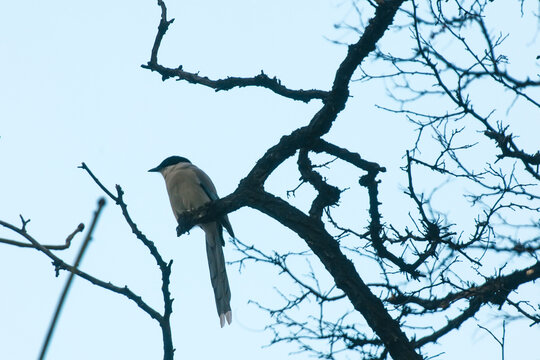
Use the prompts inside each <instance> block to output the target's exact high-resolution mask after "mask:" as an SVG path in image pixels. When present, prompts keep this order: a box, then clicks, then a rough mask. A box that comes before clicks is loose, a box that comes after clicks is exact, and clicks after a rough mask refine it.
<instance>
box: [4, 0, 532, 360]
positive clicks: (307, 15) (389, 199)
mask: <svg viewBox="0 0 540 360" xmlns="http://www.w3.org/2000/svg"><path fill="white" fill-rule="evenodd" d="M167 5H168V9H169V16H170V17H174V18H176V21H175V23H174V24H173V25H172V26H171V28H170V30H169V33H168V34H167V36H166V37H165V39H164V42H163V45H162V50H161V52H160V62H161V63H163V64H165V65H167V66H171V67H172V66H177V65H180V64H182V65H183V66H184V68H185V69H186V70H188V71H200V72H201V74H204V75H207V76H210V77H213V78H217V77H224V76H227V75H235V76H253V75H255V74H257V73H259V72H260V71H261V70H264V71H265V73H267V74H269V75H270V76H274V75H275V76H277V77H278V78H280V79H281V80H282V82H283V83H284V84H285V85H286V86H289V87H292V88H306V89H308V88H321V89H323V90H326V89H329V88H330V86H331V81H332V79H333V75H334V71H335V69H336V67H337V65H338V64H339V62H340V61H341V59H342V58H343V56H344V54H345V51H346V48H345V47H343V46H337V45H334V44H332V43H331V42H329V41H328V40H327V38H331V39H340V40H343V41H345V40H347V39H348V38H349V36H351V34H345V33H343V32H340V31H337V30H335V29H334V27H333V25H334V24H336V23H339V22H341V21H343V20H345V19H347V20H349V21H351V22H353V21H354V20H355V17H354V13H353V11H352V9H351V6H350V4H349V2H348V1H342V0H316V1H307V0H302V1H299V0H297V1H272V2H261V1H254V0H251V1H247V0H245V1H239V0H237V1H227V2H221V1H220V2H209V1H194V0H191V1H179V0H175V1H172V0H171V1H169V2H168V3H167ZM364 9H365V11H366V13H364V14H363V19H364V20H365V19H367V18H369V16H370V14H371V10H370V9H369V7H364ZM368 12H369V13H368ZM514 15H516V14H514ZM513 18H515V19H519V17H517V16H516V17H513ZM158 19H159V9H158V7H157V6H156V4H155V1H136V2H134V1H126V0H124V1H92V2H78V1H67V0H65V1H64V0H57V1H48V2H42V1H35V0H34V1H24V2H22V1H10V2H8V1H4V2H2V4H1V5H0V53H1V54H2V56H1V57H0V83H1V86H0V136H1V137H0V167H1V168H2V177H1V178H0V203H1V204H2V206H1V207H0V219H2V220H6V221H11V222H12V223H17V222H18V216H19V214H22V215H23V216H25V217H26V218H30V219H32V221H31V223H30V224H29V225H28V230H29V231H30V232H31V234H33V235H34V236H35V237H36V238H37V239H38V240H39V241H41V242H42V243H47V244H48V243H59V242H62V241H63V239H64V238H65V237H66V235H67V234H69V233H70V232H71V231H72V230H73V229H74V228H75V227H76V225H77V224H78V223H79V222H84V223H85V224H87V225H88V223H89V221H90V218H91V215H92V213H93V211H94V209H95V207H96V202H97V199H98V197H100V196H102V193H101V192H100V190H99V189H98V188H97V186H95V184H94V183H93V182H92V181H91V179H90V178H89V177H88V176H87V175H85V173H83V171H81V170H80V169H77V166H78V165H79V164H80V163H81V162H83V161H84V162H86V163H87V165H88V166H89V167H90V168H91V169H92V170H93V171H94V173H95V174H96V175H97V176H98V177H99V178H100V179H101V180H102V181H103V183H104V184H105V185H106V186H108V187H109V188H110V189H113V187H114V185H115V184H120V185H122V187H123V189H124V191H125V193H126V195H125V200H126V202H127V204H128V206H129V209H130V211H131V215H132V217H133V218H134V219H135V221H136V222H137V224H138V225H139V227H140V229H141V230H142V231H143V232H144V233H145V234H147V235H148V236H149V237H150V238H151V239H152V240H153V241H154V242H155V243H156V245H157V246H158V247H159V249H160V252H161V254H162V255H163V256H164V257H165V258H166V259H173V260H174V265H173V276H172V284H171V287H172V291H173V296H174V298H175V299H176V300H175V302H174V313H173V317H174V318H173V337H174V345H175V347H176V358H177V359H182V358H200V359H207V358H217V357H218V356H219V357H222V358H225V359H228V358H237V359H249V358H254V357H256V358H258V359H276V358H284V357H286V356H287V354H288V353H289V352H290V351H293V350H296V348H295V347H291V346H273V347H270V348H265V349H261V346H263V345H265V344H267V343H268V342H269V341H270V340H271V336H272V335H271V334H270V333H268V332H263V331H262V329H263V328H264V327H265V325H266V324H267V323H268V318H267V316H266V315H265V314H264V313H262V312H261V311H259V310H257V309H256V307H255V306H253V305H249V304H248V303H247V302H248V300H250V299H254V300H258V301H262V302H264V301H268V303H269V304H273V302H272V300H274V301H278V300H277V298H276V295H275V292H274V287H277V286H280V284H283V279H282V277H280V276H278V274H277V272H276V271H275V270H274V269H272V268H270V267H264V266H254V267H248V268H246V269H245V270H244V271H243V272H242V273H238V272H237V271H236V268H235V267H233V266H230V267H229V270H228V272H229V279H230V282H231V288H232V292H233V300H232V302H233V305H232V308H233V324H232V326H231V327H227V328H225V329H220V328H219V322H218V317H217V315H216V313H215V308H214V304H213V298H212V296H211V287H210V282H209V279H208V273H207V271H208V270H207V265H206V255H205V254H204V245H203V233H202V232H201V231H200V230H194V231H192V232H191V234H190V235H189V236H184V237H182V238H180V239H177V238H176V236H175V221H174V217H173V216H172V213H171V211H170V209H169V205H168V199H167V197H166V192H165V187H164V184H163V180H162V179H161V178H160V177H159V176H158V175H156V174H149V173H147V172H146V170H147V169H149V168H151V167H154V166H156V165H157V164H158V163H159V162H161V160H163V158H165V157H167V156H169V155H172V154H178V155H183V156H185V157H187V158H189V159H191V160H192V161H193V162H194V163H196V164H197V165H199V166H200V167H201V168H203V169H204V170H205V171H206V172H207V173H208V174H209V175H210V176H211V177H212V178H213V179H214V182H215V183H216V186H217V188H218V192H219V193H220V194H221V195H225V194H228V193H229V192H231V191H232V190H234V188H235V186H236V185H237V184H238V181H239V180H240V179H241V178H242V177H244V176H245V175H246V174H247V171H248V170H249V169H250V168H251V167H252V166H253V164H254V162H255V161H256V160H257V159H258V158H259V157H260V156H261V155H262V154H263V153H264V151H265V150H266V149H267V148H268V147H269V146H271V145H273V144H275V143H276V142H277V141H278V140H279V138H280V137H281V136H282V135H284V134H287V133H289V132H290V131H291V130H293V129H295V128H297V127H298V126H301V125H303V124H305V123H306V122H307V121H308V120H309V119H310V117H311V115H312V114H313V113H314V112H315V111H317V109H318V107H319V105H320V104H319V103H317V102H313V103H310V104H304V103H300V102H294V101H291V100H286V99H282V98H280V97H278V96H275V95H273V94H271V93H270V92H269V91H267V90H264V89H253V88H250V89H237V90H233V91H230V92H220V93H217V94H216V93H214V91H213V90H211V89H207V88H202V87H199V86H193V85H189V84H187V83H183V82H182V83H179V82H176V81H173V80H169V81H166V82H162V81H161V79H160V77H159V76H158V75H157V74H155V73H151V72H149V71H148V70H144V69H142V68H140V65H141V64H143V63H146V62H147V61H148V59H149V54H150V49H151V46H152V43H153V39H154V36H155V31H156V28H157V24H158ZM516 21H517V20H516ZM529 25H530V24H529ZM529 30H530V28H529ZM532 30H534V24H533V26H532ZM524 31H527V30H524ZM385 41H386V43H389V42H390V41H391V40H388V39H385ZM523 41H529V42H531V41H532V42H533V44H534V43H536V44H538V41H537V39H536V38H535V37H533V36H530V37H529V38H528V39H523ZM536 47H537V48H538V46H536ZM353 95H354V96H355V98H353V100H354V101H352V102H350V104H349V105H348V108H347V109H346V111H344V112H343V114H342V116H341V117H340V120H339V121H338V122H337V123H336V125H335V127H334V129H333V130H332V132H331V133H330V134H329V137H328V138H329V139H335V140H336V141H337V142H339V144H341V145H342V146H348V147H349V148H350V149H351V150H352V151H358V152H360V153H361V154H362V155H363V156H365V157H366V158H367V159H368V160H371V159H372V160H375V161H378V162H380V163H381V164H382V165H385V166H387V167H388V173H387V174H386V175H385V178H386V182H384V183H383V185H382V186H383V189H384V190H385V192H384V193H383V194H382V195H381V196H383V198H382V200H383V203H384V204H393V202H394V201H398V200H396V199H403V198H404V195H403V194H402V191H401V190H402V187H401V185H403V184H404V180H403V178H402V175H403V174H402V173H401V172H400V170H399V166H400V165H403V162H402V158H401V157H402V156H403V153H404V150H405V149H407V148H408V147H410V144H411V139H413V136H414V135H413V133H412V132H411V129H412V127H411V126H410V125H409V124H408V123H407V122H406V121H405V119H403V117H401V118H397V117H395V116H391V115H390V114H389V113H386V112H384V111H381V110H377V109H376V108H375V107H374V103H378V104H381V105H384V104H385V100H384V99H385V96H387V94H386V92H385V89H384V87H383V86H382V85H380V84H379V85H369V86H367V87H366V86H364V87H363V85H362V84H361V83H355V85H353ZM534 126H535V129H536V130H537V131H536V132H535V131H531V132H530V133H529V134H538V133H540V126H539V124H538V123H536V124H535V125H534ZM389 127H392V129H393V133H391V134H386V135H385V142H386V143H388V144H393V147H392V148H385V149H384V151H381V141H380V139H379V137H378V136H379V135H377V134H382V132H383V131H385V130H386V129H388V128H389ZM388 136H390V138H388ZM534 138H536V137H534ZM534 138H531V139H530V140H529V141H532V142H534ZM536 139H537V138H536ZM358 175H361V174H360V173H354V174H353V176H350V177H343V179H342V180H340V181H342V184H340V185H342V186H343V187H351V188H352V189H351V191H359V192H360V190H359V189H354V188H353V187H354V186H355V184H356V179H357V177H358ZM297 178H298V175H297V174H296V173H294V163H290V164H286V165H285V166H284V168H283V169H280V170H279V171H277V172H276V173H275V174H274V175H273V176H272V178H271V179H270V183H269V184H268V188H269V189H271V190H273V191H275V192H276V194H278V195H280V196H283V197H284V196H285V191H286V190H288V189H291V188H294V187H295V185H296V180H297ZM307 195H309V191H301V192H300V193H299V197H298V199H295V200H294V201H295V203H298V204H302V200H303V199H305V196H307ZM360 196H363V195H360ZM302 206H305V204H304V205H302ZM386 206H388V205H386ZM386 210H387V212H386V214H388V216H389V217H390V216H391V215H394V214H399V212H400V211H401V210H400V207H399V206H388V208H387V209H386ZM359 211H360V214H361V216H363V215H362V214H365V210H363V209H361V210H359ZM231 222H232V224H233V227H234V229H235V232H236V234H237V235H238V237H239V238H240V239H241V240H244V239H247V240H249V241H251V242H253V243H255V244H257V245H258V246H261V247H263V248H265V249H272V248H274V247H275V248H284V247H292V248H294V249H305V245H304V244H303V242H302V241H301V240H299V239H298V238H296V237H295V236H293V235H292V233H291V232H290V231H287V230H284V229H283V228H281V226H279V225H278V224H276V223H275V222H274V221H272V220H270V219H268V218H266V217H265V216H263V215H261V214H259V213H257V212H255V211H252V210H249V209H241V210H239V211H238V212H236V213H234V214H232V215H231ZM261 229H263V230H262V231H261ZM0 231H1V232H0V236H5V237H8V234H7V233H6V232H3V231H2V230H1V229H0ZM9 237H11V236H9ZM81 238H82V237H81V236H79V237H78V239H79V240H80V239H81ZM76 244H77V245H78V244H79V243H78V242H76ZM59 255H61V256H62V257H63V258H64V259H66V260H70V259H72V258H73V257H74V256H75V251H73V250H69V251H66V252H62V253H59ZM225 255H226V257H227V259H229V260H232V259H234V258H235V256H236V255H235V253H234V252H233V249H232V246H230V245H229V246H227V247H226V248H225ZM82 269H84V270H85V271H87V272H89V273H90V274H93V275H95V276H96V277H99V278H101V279H103V280H107V281H111V282H113V283H115V284H116V285H120V286H122V285H128V286H129V287H130V288H131V289H132V290H133V291H135V292H137V293H138V294H140V295H142V296H143V298H145V299H146V300H147V301H148V302H150V303H151V304H154V305H155V306H156V307H158V308H161V296H160V274H159V272H158V270H157V268H156V267H155V263H154V261H153V259H152V258H151V257H150V256H149V255H148V253H147V250H146V249H145V248H144V247H143V246H142V245H141V244H140V243H139V242H138V240H136V239H135V238H134V237H133V236H132V234H131V232H130V230H129V228H128V226H127V225H126V224H125V222H124V221H123V219H122V217H121V214H120V211H119V209H118V208H116V207H115V205H114V204H112V203H111V202H110V201H109V202H108V204H107V207H106V208H105V210H104V213H103V216H102V218H101V219H100V222H99V224H98V228H97V231H96V233H95V236H94V240H93V242H92V243H91V245H90V248H89V250H88V252H87V254H86V257H85V259H84V262H83V265H82ZM363 270H365V271H366V273H367V274H362V275H365V276H368V277H369V269H363ZM65 277H66V274H65V273H64V274H62V275H61V276H60V277H59V278H55V277H54V269H53V267H52V266H51V264H50V261H49V259H48V258H46V257H45V256H44V255H42V254H39V253H38V252H36V251H31V250H25V249H18V248H12V247H8V246H2V245H0V288H1V289H2V290H1V292H0V359H34V358H36V357H37V354H38V352H39V348H40V346H41V342H42V340H43V336H44V334H45V331H46V329H47V326H48V323H49V320H50V317H51V314H52V311H53V309H54V307H55V304H56V301H57V298H58V295H59V293H60V291H61V289H62V287H63V285H64V279H65ZM529 291H531V293H532V294H535V295H538V291H539V288H538V285H536V287H535V288H533V289H532V290H531V289H529ZM488 324H493V323H489V322H488ZM520 329H527V331H528V332H527V333H525V335H522V334H521V333H520V332H521V330H520ZM507 335H508V338H507V357H506V359H507V360H512V359H521V358H523V356H524V355H525V354H527V353H528V352H527V349H528V348H529V349H530V344H532V339H536V338H538V336H540V333H539V331H538V330H534V329H532V330H531V329H529V328H528V327H527V323H525V322H521V323H516V324H512V325H510V326H509V327H508V329H507ZM161 349H162V345H161V333H160V330H159V327H158V325H157V323H155V322H154V321H153V320H151V319H150V318H149V317H148V316H147V315H146V314H144V313H143V312H142V311H140V310H139V309H138V308H137V307H136V306H135V305H134V304H132V303H131V302H130V301H128V300H127V299H125V298H123V297H121V296H119V295H116V294H112V293H109V292H107V291H104V290H102V289H100V288H97V287H95V286H92V285H90V284H88V283H87V282H85V281H83V280H81V279H76V281H75V283H74V286H73V288H72V291H71V294H70V297H69V299H68V302H67V304H66V306H65V308H64V312H63V314H62V317H61V318H60V322H59V325H58V327H57V330H56V333H55V337H54V339H53V342H52V345H51V347H50V350H49V356H48V359H51V360H64V359H66V360H67V359H75V358H76V359H81V360H85V359H97V358H102V359H128V358H129V359H159V358H161V356H162V355H161V351H162V350H161ZM442 351H445V352H446V353H447V357H443V358H449V359H450V358H457V357H458V356H461V357H462V358H468V357H470V358H472V357H473V356H470V355H471V354H474V355H475V356H479V355H480V354H484V355H483V356H485V357H483V358H495V357H497V356H498V353H499V349H498V347H497V345H496V344H495V343H494V341H493V340H492V339H490V338H489V336H487V335H486V334H485V333H482V332H479V331H478V330H477V328H476V324H473V323H471V324H467V325H465V326H464V327H463V328H462V331H461V332H459V333H458V332H454V333H453V334H451V335H450V336H448V340H447V341H446V342H444V343H441V346H438V347H434V348H433V351H432V353H431V355H433V354H435V353H437V352H442ZM467 355H469V356H467ZM296 357H297V358H298V359H305V358H307V355H305V354H301V355H296Z"/></svg>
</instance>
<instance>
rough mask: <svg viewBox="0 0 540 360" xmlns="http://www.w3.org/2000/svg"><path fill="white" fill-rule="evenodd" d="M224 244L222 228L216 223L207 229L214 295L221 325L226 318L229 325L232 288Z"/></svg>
mask: <svg viewBox="0 0 540 360" xmlns="http://www.w3.org/2000/svg"><path fill="white" fill-rule="evenodd" d="M209 230H210V229H209ZM214 230H215V231H214ZM222 244H223V235H222V229H221V227H220V226H219V225H217V224H216V226H213V229H211V231H206V256H207V257H208V268H209V269H210V280H211V281H212V287H213V288H214V297H215V299H216V307H217V312H218V315H219V322H220V325H221V327H223V326H224V325H225V320H227V323H229V325H230V324H231V321H232V313H231V289H230V288H229V280H228V279H227V270H226V269H225V257H224V256H223V247H222Z"/></svg>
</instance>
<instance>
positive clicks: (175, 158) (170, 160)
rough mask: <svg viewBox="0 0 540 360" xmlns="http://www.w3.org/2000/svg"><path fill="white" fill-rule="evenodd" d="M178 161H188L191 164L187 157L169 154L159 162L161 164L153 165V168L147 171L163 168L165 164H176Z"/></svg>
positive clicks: (156, 170)
mask: <svg viewBox="0 0 540 360" xmlns="http://www.w3.org/2000/svg"><path fill="white" fill-rule="evenodd" d="M179 163H190V164H191V161H189V160H188V159H186V158H185V157H182V156H169V157H168V158H166V159H165V160H163V161H162V162H161V164H159V165H158V166H157V167H155V168H153V169H150V170H148V171H149V172H158V171H160V170H161V169H165V168H166V167H167V166H171V165H176V164H179Z"/></svg>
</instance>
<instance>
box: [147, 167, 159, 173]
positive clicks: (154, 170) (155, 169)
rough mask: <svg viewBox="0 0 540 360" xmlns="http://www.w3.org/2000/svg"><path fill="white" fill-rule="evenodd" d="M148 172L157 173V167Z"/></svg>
mask: <svg viewBox="0 0 540 360" xmlns="http://www.w3.org/2000/svg"><path fill="white" fill-rule="evenodd" d="M148 172H159V169H158V168H157V167H155V168H153V169H150V170H148Z"/></svg>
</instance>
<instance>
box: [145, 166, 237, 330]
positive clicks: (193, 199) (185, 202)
mask: <svg viewBox="0 0 540 360" xmlns="http://www.w3.org/2000/svg"><path fill="white" fill-rule="evenodd" d="M148 171H149V172H159V173H161V175H163V178H164V179H165V185H166V186H167V192H168V194H169V200H170V202H171V207H172V210H173V213H174V216H175V217H176V220H178V216H179V214H182V213H183V212H185V211H189V210H193V209H196V208H198V207H200V206H202V205H204V204H206V203H208V202H210V201H213V200H216V199H217V198H218V195H217V192H216V187H215V186H214V184H213V183H212V180H210V177H208V175H206V174H205V173H204V171H202V170H201V169H199V168H198V167H196V166H195V165H193V164H192V163H191V161H189V160H188V159H186V158H184V157H181V156H171V157H168V158H166V159H165V160H163V161H162V162H161V164H159V165H158V166H157V167H155V168H153V169H150V170H148ZM199 226H200V227H201V228H202V229H203V231H204V233H205V235H206V255H207V257H208V267H209V269H210V279H211V281H212V287H213V288H214V297H215V299H216V307H217V312H218V315H219V322H220V325H221V327H223V325H225V320H227V322H228V323H229V324H230V323H231V321H232V313H231V304H230V302H231V290H230V288H229V281H228V279H227V271H226V270H225V258H224V256H223V249H222V247H223V246H225V241H224V240H223V227H225V229H227V232H228V233H229V235H231V236H232V237H234V232H233V229H232V227H231V223H230V222H229V219H228V218H227V215H225V216H223V217H222V218H220V219H219V221H215V222H210V223H204V224H200V225H199Z"/></svg>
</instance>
